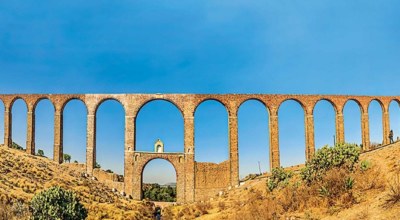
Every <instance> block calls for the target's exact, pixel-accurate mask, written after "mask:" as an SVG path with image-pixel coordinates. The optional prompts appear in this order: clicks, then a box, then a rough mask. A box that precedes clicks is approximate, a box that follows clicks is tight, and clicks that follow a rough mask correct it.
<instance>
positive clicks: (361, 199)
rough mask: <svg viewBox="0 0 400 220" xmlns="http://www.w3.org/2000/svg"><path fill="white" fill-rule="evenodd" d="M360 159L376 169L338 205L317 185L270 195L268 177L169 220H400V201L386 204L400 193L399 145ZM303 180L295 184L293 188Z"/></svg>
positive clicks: (173, 211)
mask: <svg viewBox="0 0 400 220" xmlns="http://www.w3.org/2000/svg"><path fill="white" fill-rule="evenodd" d="M360 161H369V163H370V164H371V168H370V169H369V170H367V171H365V172H361V171H358V172H356V173H355V174H353V177H354V179H355V182H354V188H353V189H352V190H351V192H350V193H347V194H344V195H343V196H341V197H340V198H338V199H337V201H338V202H336V203H335V204H327V200H326V199H323V198H321V196H319V193H318V190H319V188H318V186H314V187H315V188H312V189H309V188H310V187H308V188H307V186H304V187H303V188H301V187H297V188H296V187H287V188H286V189H282V190H277V191H276V192H275V191H274V192H273V193H271V192H269V191H268V189H267V187H266V180H267V177H266V176H261V177H259V178H256V179H254V180H249V181H246V182H245V183H244V184H243V185H241V186H240V187H238V188H233V189H230V190H229V189H227V190H226V191H225V192H224V193H223V195H216V196H215V198H212V199H210V200H209V201H204V202H199V203H195V204H188V205H182V206H176V207H169V208H167V209H165V210H164V215H165V219H175V218H180V219H193V218H196V219H399V218H400V197H399V198H398V199H399V201H398V202H397V203H395V204H389V202H388V201H387V200H388V199H389V198H390V196H389V195H390V194H391V193H390V187H391V186H395V189H397V190H398V193H399V195H400V182H398V183H396V184H394V179H395V178H396V177H398V175H399V172H400V142H397V143H395V144H392V145H388V146H386V147H384V148H381V149H377V150H374V151H371V152H368V153H364V154H361V156H360ZM358 166H360V163H359V165H358ZM358 168H359V167H358ZM335 172H336V171H335ZM335 172H332V173H331V174H330V176H332V178H333V179H334V178H337V180H339V181H342V179H343V176H341V175H342V173H340V172H341V171H340V170H339V171H337V173H335ZM340 178H342V179H340ZM299 181H300V180H299V179H296V178H295V179H292V180H291V182H292V185H296V183H297V182H299ZM293 189H295V190H293ZM312 190H314V191H315V192H314V193H312ZM349 198H350V199H349ZM342 200H343V201H342Z"/></svg>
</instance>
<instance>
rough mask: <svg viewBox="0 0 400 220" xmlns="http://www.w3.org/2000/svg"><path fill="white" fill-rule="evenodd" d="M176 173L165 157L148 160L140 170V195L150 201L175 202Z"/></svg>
mask: <svg viewBox="0 0 400 220" xmlns="http://www.w3.org/2000/svg"><path fill="white" fill-rule="evenodd" d="M176 186H177V173H176V170H175V168H174V166H173V165H172V164H171V163H170V162H169V161H167V160H165V159H154V160H151V161H149V162H148V163H147V164H146V165H145V167H144V168H143V172H142V196H143V198H144V199H149V200H150V201H162V202H176V198H177V187H176Z"/></svg>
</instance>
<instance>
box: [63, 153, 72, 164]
mask: <svg viewBox="0 0 400 220" xmlns="http://www.w3.org/2000/svg"><path fill="white" fill-rule="evenodd" d="M63 157H64V161H68V163H71V155H69V154H63Z"/></svg>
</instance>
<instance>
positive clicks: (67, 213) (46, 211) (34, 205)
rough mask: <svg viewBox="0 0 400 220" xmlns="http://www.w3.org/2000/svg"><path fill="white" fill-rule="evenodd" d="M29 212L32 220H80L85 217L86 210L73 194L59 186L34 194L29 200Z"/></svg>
mask: <svg viewBox="0 0 400 220" xmlns="http://www.w3.org/2000/svg"><path fill="white" fill-rule="evenodd" d="M31 210H32V217H33V219H34V220H36V219H38V220H42V219H43V220H45V219H57V220H62V219H70V220H81V219H86V217H87V210H86V209H85V207H84V206H83V205H82V204H81V203H80V202H79V199H78V197H77V196H76V195H75V193H73V192H72V191H69V190H64V189H62V188H60V187H59V186H55V187H51V188H50V189H48V190H46V191H42V192H40V193H38V194H36V195H35V196H34V197H33V198H32V200H31Z"/></svg>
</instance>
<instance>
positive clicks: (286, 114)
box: [278, 100, 306, 167]
mask: <svg viewBox="0 0 400 220" xmlns="http://www.w3.org/2000/svg"><path fill="white" fill-rule="evenodd" d="M278 114H279V118H278V120H279V151H280V155H281V156H280V161H281V166H283V167H288V166H294V165H299V164H304V162H305V161H306V153H305V151H306V147H305V135H304V134H305V131H304V110H303V108H302V106H301V104H300V103H299V102H297V101H295V100H287V101H285V102H283V103H282V104H281V106H280V107H279V112H278Z"/></svg>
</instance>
